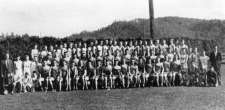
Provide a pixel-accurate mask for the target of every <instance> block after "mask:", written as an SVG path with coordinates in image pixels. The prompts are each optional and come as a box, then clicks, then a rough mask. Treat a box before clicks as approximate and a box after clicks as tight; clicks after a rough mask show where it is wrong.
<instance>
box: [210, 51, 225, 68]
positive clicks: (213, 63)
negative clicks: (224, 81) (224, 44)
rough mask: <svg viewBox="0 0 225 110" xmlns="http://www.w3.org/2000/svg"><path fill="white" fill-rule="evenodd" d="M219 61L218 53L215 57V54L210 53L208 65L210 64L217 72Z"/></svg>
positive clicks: (220, 56) (220, 58)
mask: <svg viewBox="0 0 225 110" xmlns="http://www.w3.org/2000/svg"><path fill="white" fill-rule="evenodd" d="M221 61H222V55H221V53H220V52H218V53H217V55H215V52H211V54H210V63H211V66H212V67H214V69H215V70H216V71H217V72H219V71H220V66H221Z"/></svg>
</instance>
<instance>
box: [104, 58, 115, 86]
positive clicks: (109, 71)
mask: <svg viewBox="0 0 225 110" xmlns="http://www.w3.org/2000/svg"><path fill="white" fill-rule="evenodd" d="M112 69H113V68H112V65H110V62H109V61H107V62H106V65H105V69H104V73H105V88H108V83H109V81H110V88H112V87H113V79H112ZM108 80H109V81H108Z"/></svg>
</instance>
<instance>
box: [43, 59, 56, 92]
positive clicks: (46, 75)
mask: <svg viewBox="0 0 225 110" xmlns="http://www.w3.org/2000/svg"><path fill="white" fill-rule="evenodd" d="M43 70H44V73H43V74H42V77H43V78H44V79H45V86H44V87H45V91H46V92H47V91H48V90H49V88H48V87H49V84H50V86H51V88H52V89H53V80H54V79H53V78H52V77H51V67H50V66H49V65H48V62H47V61H44V66H43Z"/></svg>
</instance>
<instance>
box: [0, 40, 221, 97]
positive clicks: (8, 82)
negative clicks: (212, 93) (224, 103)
mask: <svg viewBox="0 0 225 110" xmlns="http://www.w3.org/2000/svg"><path fill="white" fill-rule="evenodd" d="M9 51H10V50H9ZM29 53H30V54H27V55H25V56H19V55H16V57H15V58H12V57H11V56H10V54H9V52H8V53H6V55H5V60H2V61H1V68H0V69H1V87H2V88H3V89H2V90H3V91H2V92H3V94H8V93H11V94H14V93H23V92H24V93H26V92H35V91H42V92H48V91H53V92H56V91H72V90H98V89H108V90H109V89H115V88H117V89H126V88H144V87H174V86H181V87H182V86H187V87H189V86H191V87H192V86H195V87H214V86H215V87H216V86H218V85H221V75H220V74H221V73H220V65H221V60H222V56H221V53H220V52H219V51H218V46H217V45H215V46H214V49H213V50H212V51H209V50H204V49H198V48H197V47H193V46H192V45H187V44H186V42H185V40H184V39H176V40H175V39H169V40H165V39H158V40H153V39H144V40H112V39H106V40H103V39H102V40H92V41H79V42H65V43H61V44H52V45H51V44H49V45H37V44H36V45H34V46H33V49H31V50H30V52H29ZM14 54H16V53H14Z"/></svg>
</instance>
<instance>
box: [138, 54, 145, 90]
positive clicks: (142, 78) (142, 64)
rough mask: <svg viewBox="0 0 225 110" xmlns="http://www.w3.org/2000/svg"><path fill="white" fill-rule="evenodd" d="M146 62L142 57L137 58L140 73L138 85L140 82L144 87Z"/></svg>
mask: <svg viewBox="0 0 225 110" xmlns="http://www.w3.org/2000/svg"><path fill="white" fill-rule="evenodd" d="M145 65H146V62H145V59H144V57H142V58H140V59H139V62H138V70H139V73H140V77H138V79H137V80H138V86H139V87H140V84H142V87H145V84H146V70H145V69H146V68H145Z"/></svg>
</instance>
